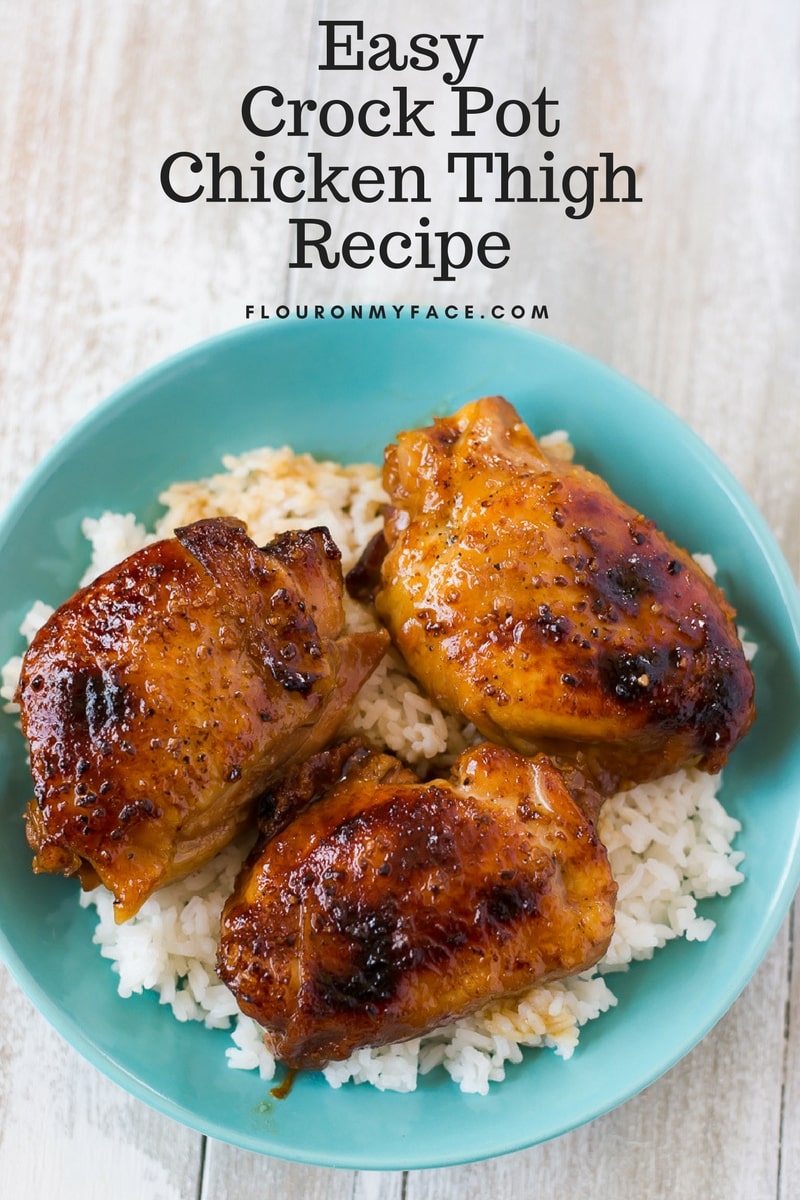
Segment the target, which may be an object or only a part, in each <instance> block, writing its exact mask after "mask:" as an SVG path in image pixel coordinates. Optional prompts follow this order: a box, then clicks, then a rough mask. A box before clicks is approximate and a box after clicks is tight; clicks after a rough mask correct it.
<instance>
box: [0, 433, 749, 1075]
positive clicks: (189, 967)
mask: <svg viewBox="0 0 800 1200" xmlns="http://www.w3.org/2000/svg"><path fill="white" fill-rule="evenodd" d="M549 445H550V451H551V453H553V454H556V455H560V456H562V457H568V456H569V453H570V447H569V445H568V443H567V442H566V441H565V439H564V437H563V436H558V435H554V436H553V437H552V438H551V439H550V442H549ZM223 467H224V470H223V471H221V472H220V473H219V474H217V475H214V476H213V477H212V478H210V479H206V480H202V481H199V482H193V483H178V484H174V485H173V486H172V487H170V488H169V489H168V490H167V491H166V492H165V493H164V495H163V496H162V497H161V500H162V502H163V504H164V506H165V509H166V511H165V513H164V515H163V516H162V518H161V519H160V520H159V522H158V524H157V526H156V528H155V529H154V530H153V531H150V532H148V531H147V530H145V529H144V528H143V527H142V526H141V525H139V524H138V523H137V522H136V520H135V518H134V517H133V516H131V515H122V514H115V513H105V514H103V515H102V516H100V517H98V518H97V519H88V520H87V521H86V522H85V523H84V532H85V534H86V537H87V538H88V540H89V542H90V544H91V547H92V560H91V564H90V566H89V568H88V570H87V572H86V575H85V577H84V582H87V581H88V580H89V579H91V578H93V577H94V576H95V575H96V574H98V573H100V572H101V571H103V570H105V569H106V568H107V567H109V566H112V565H114V564H115V563H116V562H118V561H120V559H122V558H123V557H125V556H126V555H127V554H130V553H132V552H133V551H135V550H137V549H138V548H139V547H140V546H142V545H143V544H144V543H145V542H147V541H152V540H155V539H156V538H159V537H165V536H169V535H170V534H171V533H172V530H173V529H174V528H175V527H177V526H179V525H184V524H188V523H189V522H191V521H194V520H198V519H200V518H202V517H208V516H218V515H225V514H235V515H236V516H238V517H240V518H241V519H243V520H245V521H246V522H247V525H248V528H249V531H250V533H251V536H252V537H253V538H254V539H255V540H256V541H257V542H258V543H259V544H262V543H263V542H265V541H267V540H269V539H270V538H271V537H272V536H273V535H275V534H276V533H279V532H281V531H283V530H285V529H290V528H308V527H310V526H313V525H320V524H325V525H327V526H328V528H329V529H330V531H331V534H332V535H333V538H334V540H335V541H336V543H337V545H338V546H339V548H340V549H341V551H342V558H343V564H344V567H345V570H346V569H347V568H348V566H349V565H351V564H352V562H353V561H354V560H355V558H356V557H357V555H358V554H359V552H360V550H361V548H362V547H363V545H364V544H365V542H366V541H367V540H368V539H369V538H370V537H371V536H372V534H373V533H375V532H376V531H377V530H378V529H379V528H380V525H381V505H382V504H383V503H384V501H385V496H384V494H383V491H382V488H381V482H380V476H379V471H378V468H377V467H375V466H373V465H371V464H359V465H355V466H342V465H340V464H338V463H331V462H318V461H315V460H314V459H312V458H311V457H309V456H308V455H295V454H293V453H292V452H291V451H290V450H289V449H286V448H284V449H280V450H273V449H262V450H255V451H252V452H250V453H247V454H243V455H241V456H239V457H229V458H226V459H224V460H223ZM705 565H706V566H709V565H710V564H708V563H706V564H705ZM347 604H348V620H349V622H350V623H351V625H353V626H354V627H356V626H357V627H364V626H366V625H367V624H368V623H370V622H371V621H372V619H373V618H372V616H371V614H370V613H369V612H368V611H367V610H366V609H364V608H363V607H362V606H360V605H357V604H355V603H354V602H352V601H350V600H348V601H347ZM49 612H50V610H49V609H48V608H47V607H46V606H45V605H43V604H41V603H37V604H36V605H34V607H33V608H32V610H31V612H30V614H29V615H28V617H27V618H26V621H25V623H24V625H23V629H22V632H23V634H24V635H25V636H26V637H27V638H28V639H30V638H31V637H32V636H33V634H34V633H35V631H36V629H38V628H39V627H40V626H41V624H42V623H43V622H44V621H45V620H46V619H47V616H48V615H49ZM20 665H21V659H19V658H17V659H13V660H11V661H10V662H9V663H7V664H5V666H4V667H3V674H2V686H0V695H2V696H3V698H4V699H5V700H6V702H7V703H6V707H7V709H12V708H13V704H12V703H11V699H12V697H13V694H14V689H15V686H16V680H17V678H18V675H19V669H20ZM356 731H359V732H361V733H363V734H365V735H366V736H368V737H370V738H372V739H373V740H375V741H376V742H379V743H383V744H385V745H386V746H388V747H389V748H390V749H391V750H393V751H395V752H396V753H397V754H399V755H400V756H401V757H402V758H404V759H405V760H406V761H407V762H409V763H411V764H412V765H419V764H425V765H426V771H429V770H430V769H431V768H433V767H435V766H437V765H439V764H441V765H444V764H446V763H447V762H449V761H451V760H452V759H453V758H454V757H455V756H456V755H457V754H458V753H459V752H460V751H461V750H462V749H463V748H464V746H466V745H468V744H469V742H470V741H471V740H473V739H474V730H473V729H472V728H471V727H470V726H464V725H463V724H462V723H461V722H459V721H458V720H457V719H456V718H454V717H451V716H445V715H444V714H443V713H442V712H441V711H440V710H439V709H438V708H437V707H436V706H435V705H434V704H433V703H432V702H431V701H430V700H428V698H427V697H426V696H424V695H422V694H421V692H420V690H419V689H418V688H417V687H416V685H415V684H414V682H413V681H412V680H411V679H410V678H409V676H408V675H407V673H406V672H405V670H404V668H403V665H402V663H401V661H400V660H399V658H397V657H396V656H394V655H393V654H389V655H387V657H386V659H385V660H384V661H383V662H382V663H381V665H380V666H379V667H378V669H377V670H376V672H375V673H374V675H373V676H372V677H371V679H370V680H368V682H367V683H366V684H365V686H364V687H363V689H362V691H361V693H360V694H359V696H358V697H357V700H356V703H355V705H354V708H353V710H352V712H351V714H350V716H349V718H348V726H347V728H346V730H345V731H344V732H346V733H352V732H356ZM719 786H720V778H719V777H718V776H717V777H713V776H709V775H706V774H703V773H702V772H699V771H679V772H677V773H676V774H674V775H671V776H669V777H667V778H665V779H661V780H659V781H657V782H655V783H649V784H643V785H641V786H639V787H637V788H634V789H633V790H631V791H628V792H625V793H621V794H620V795H618V796H615V797H613V798H612V799H611V800H610V801H608V802H607V803H606V804H605V806H604V808H603V811H602V814H601V819H600V830H599V832H600V836H601V838H602V840H603V842H604V843H605V845H606V847H607V848H608V852H609V857H610V861H611V867H612V870H613V873H614V876H615V878H616V880H617V882H618V885H619V894H618V902H617V911H616V930H615V933H614V937H613V940H612V943H611V946H610V949H609V951H608V953H607V955H606V957H605V958H604V959H603V961H602V962H601V963H600V964H598V966H597V967H595V968H593V969H592V970H590V971H587V972H585V973H583V974H582V975H579V976H576V977H573V978H571V979H566V980H561V981H558V982H554V983H549V984H546V985H538V986H535V987H532V988H531V989H530V991H528V992H527V993H526V994H525V995H524V996H521V997H516V998H514V999H512V1000H505V1001H502V1002H498V1003H492V1004H490V1005H488V1006H487V1007H486V1008H485V1009H483V1010H482V1011H481V1012H479V1013H478V1014H476V1015H474V1016H472V1017H468V1018H465V1019H463V1020H461V1021H457V1022H455V1023H454V1024H452V1025H449V1026H447V1027H446V1028H443V1029H439V1030H437V1031H435V1032H434V1033H431V1034H428V1035H427V1036H425V1037H423V1038H415V1039H413V1040H412V1041H407V1042H404V1043H402V1044H398V1045H393V1046H384V1047H380V1048H378V1049H365V1050H359V1051H357V1052H356V1053H354V1054H353V1055H352V1056H351V1057H350V1058H349V1059H347V1060H346V1061H345V1062H341V1063H334V1064H332V1065H331V1066H329V1067H328V1068H327V1069H326V1070H325V1072H324V1074H325V1077H326V1079H327V1081H328V1083H329V1084H331V1086H333V1087H340V1086H341V1085H342V1084H344V1083H346V1082H348V1081H350V1080H352V1081H354V1082H355V1083H369V1084H372V1085H373V1086H375V1087H377V1088H381V1089H384V1090H387V1089H388V1090H394V1091H410V1090H413V1089H414V1088H415V1087H416V1085H417V1081H418V1078H419V1076H420V1075H425V1074H426V1073H427V1072H429V1071H431V1070H433V1069H435V1068H443V1069H444V1070H446V1071H447V1072H448V1074H449V1075H450V1076H451V1077H452V1079H453V1080H454V1081H455V1082H456V1083H457V1084H458V1085H459V1086H460V1088H461V1089H462V1090H463V1091H466V1092H479V1093H485V1092H487V1091H488V1088H489V1084H490V1083H492V1082H495V1081H499V1080H502V1079H503V1078H504V1075H505V1070H506V1064H507V1063H515V1062H519V1061H520V1059H521V1058H522V1054H523V1047H533V1046H538V1047H550V1048H552V1049H553V1050H554V1051H555V1053H556V1054H558V1055H561V1056H562V1057H563V1058H569V1057H570V1055H571V1054H572V1053H573V1051H574V1050H575V1048H576V1046H577V1044H578V1039H579V1033H580V1029H581V1026H583V1025H585V1024H586V1022H587V1021H590V1020H593V1019H594V1018H596V1017H599V1016H600V1015H601V1014H602V1013H604V1012H606V1011H607V1010H608V1009H609V1008H612V1007H613V1006H614V1005H615V1004H616V998H615V996H614V993H613V990H612V988H611V987H610V986H609V982H608V979H609V975H610V974H611V973H612V972H614V971H620V970H625V969H626V968H627V967H628V965H629V964H630V963H631V962H633V961H635V960H640V959H646V958H650V957H652V955H653V953H654V952H655V951H656V950H657V949H659V948H660V947H663V946H664V945H665V944H666V943H667V942H668V941H671V940H673V939H675V938H686V939H688V940H690V941H704V940H706V939H707V938H708V937H709V936H710V935H711V933H712V932H713V928H714V924H713V922H712V921H711V920H709V919H708V918H706V917H704V916H702V915H700V914H699V912H698V901H700V900H703V899H705V898H707V897H710V896H725V895H728V893H729V892H730V890H731V888H732V887H734V886H735V885H736V884H738V883H740V882H741V881H742V879H743V875H742V873H741V872H740V870H739V865H740V863H741V861H742V858H743V857H744V856H743V854H742V853H741V852H740V851H738V850H736V849H735V848H734V845H733V843H734V839H735V836H736V834H737V832H738V830H739V824H738V822H737V821H735V820H734V819H733V818H732V817H730V816H729V815H728V814H727V813H726V811H725V809H724V808H723V806H722V804H721V803H720V800H719V798H718V791H719ZM246 848H247V847H246V846H245V845H243V844H241V843H239V844H235V845H233V846H230V847H229V848H228V849H227V850H225V851H223V853H222V854H220V855H219V856H218V857H217V858H216V859H214V860H213V862H211V863H209V864H207V865H206V866H205V867H203V868H202V869H201V870H200V871H197V872H196V873H195V874H194V875H192V876H190V877H189V878H188V879H185V880H183V881H181V882H179V883H175V884H172V885H170V886H169V887H166V888H163V889H162V890H161V891H159V892H157V893H156V894H155V895H154V896H152V897H151V898H150V899H149V900H148V901H147V902H146V903H145V904H144V906H143V907H142V908H141V910H140V911H139V913H138V914H137V915H136V916H135V917H133V918H132V919H131V920H129V921H127V922H126V923H125V924H124V925H117V924H116V923H115V921H114V916H113V903H112V896H111V894H110V893H109V892H107V891H106V890H105V889H104V888H102V887H100V888H96V889H95V890H93V891H91V892H87V893H82V894H81V903H82V904H83V905H85V906H92V907H93V908H94V909H95V910H96V914H97V925H96V928H95V932H94V940H95V942H96V943H97V944H98V946H99V947H100V953H101V954H102V955H103V956H104V957H106V958H108V959H110V960H111V963H112V969H113V971H114V972H116V974H117V988H118V991H119V993H120V995H121V996H130V995H132V994H133V993H140V992H142V991H145V990H150V991H154V992H156V993H157V995H158V997H159V999H160V1001H161V1003H163V1004H165V1005H168V1006H169V1007H170V1008H171V1010H172V1012H173V1014H174V1016H175V1017H176V1018H177V1019H178V1020H180V1021H202V1022H204V1023H205V1025H207V1026H208V1027H209V1028H226V1029H230V1030H231V1035H230V1036H231V1041H230V1043H229V1045H228V1047H227V1050H226V1053H227V1057H228V1062H229V1065H230V1066H231V1067H235V1068H241V1069H244V1070H258V1071H259V1072H260V1074H261V1076H262V1078H264V1079H267V1080H268V1079H271V1078H272V1076H273V1073H274V1070H275V1062H274V1060H273V1059H272V1057H271V1055H270V1054H269V1053H268V1052H267V1050H266V1049H265V1047H264V1045H263V1041H262V1038H261V1033H260V1030H259V1028H258V1026H257V1025H256V1024H255V1022H253V1021H252V1020H251V1019H250V1018H248V1017H244V1016H243V1015H242V1014H241V1013H240V1012H239V1010H238V1008H237V1005H236V1001H235V1000H234V998H233V996H232V994H231V993H230V992H229V991H228V989H227V988H226V987H225V986H224V984H222V983H221V982H220V981H219V979H218V978H217V976H216V974H215V971H214V963H215V957H216V945H217V934H218V929H219V918H220V912H221V909H222V906H223V904H224V902H225V900H226V898H227V897H228V895H229V894H230V892H231V890H232V888H233V881H234V878H235V875H236V872H237V870H238V867H239V864H240V862H241V859H242V856H243V854H244V852H245V850H246Z"/></svg>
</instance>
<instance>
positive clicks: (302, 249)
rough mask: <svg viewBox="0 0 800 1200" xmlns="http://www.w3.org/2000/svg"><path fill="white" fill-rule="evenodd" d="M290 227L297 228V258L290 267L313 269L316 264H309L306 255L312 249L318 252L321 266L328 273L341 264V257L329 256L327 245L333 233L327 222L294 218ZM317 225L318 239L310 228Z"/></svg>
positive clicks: (290, 222)
mask: <svg viewBox="0 0 800 1200" xmlns="http://www.w3.org/2000/svg"><path fill="white" fill-rule="evenodd" d="M289 224H290V225H294V226H295V257H294V260H293V261H292V262H290V263H289V266H290V267H312V266H313V265H314V264H313V263H311V262H309V261H308V259H307V257H306V253H307V251H308V250H310V249H314V250H316V251H317V256H318V258H319V262H320V265H321V266H322V267H324V268H325V270H326V271H332V270H333V268H334V267H335V266H336V265H337V263H338V262H339V255H338V254H336V253H334V254H332V255H331V254H329V253H328V251H327V249H326V246H325V243H326V242H327V241H329V239H330V236H331V233H332V232H333V231H332V229H331V227H330V225H329V224H328V222H327V221H317V220H312V219H311V218H308V217H300V218H294V217H293V218H292V219H291V220H290V221H289ZM312 225H316V226H317V229H318V230H319V233H318V234H317V235H316V237H313V236H311V230H310V228H309V227H310V226H312Z"/></svg>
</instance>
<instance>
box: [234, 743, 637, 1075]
mask: <svg viewBox="0 0 800 1200" xmlns="http://www.w3.org/2000/svg"><path fill="white" fill-rule="evenodd" d="M615 898H616V885H615V883H614V881H613V878H612V875H611V871H610V869H609V865H608V861H607V858H606V853H605V850H604V848H603V846H602V845H601V844H600V843H599V841H598V839H597V837H596V835H595V832H594V827H593V824H592V822H591V821H590V820H589V819H588V818H587V817H586V816H585V815H584V813H583V812H582V810H581V808H580V807H579V806H578V805H577V804H576V803H575V801H574V800H573V798H572V796H571V795H570V792H569V791H568V789H567V786H566V783H565V779H564V776H563V775H562V774H561V773H560V772H559V771H558V770H557V769H556V768H555V767H554V766H553V765H552V763H551V762H550V761H549V760H548V759H547V758H546V757H544V756H539V757H535V758H531V759H527V758H524V757H522V756H521V755H519V754H517V753H515V752H514V751H512V750H509V749H507V748H502V747H498V746H493V745H490V744H486V743H484V744H482V745H480V746H477V747H475V748H474V749H471V750H468V751H466V752H465V753H463V754H462V755H461V756H460V757H459V759H458V760H457V762H456V763H455V766H454V767H453V770H452V774H451V777H450V778H449V779H447V780H445V779H436V780H433V781H430V782H428V783H422V782H421V781H420V780H419V779H418V778H417V777H416V775H414V773H413V772H411V771H410V770H408V768H406V767H404V766H402V765H401V764H400V763H399V761H398V760H397V759H396V758H394V757H393V756H391V755H389V754H384V753H379V752H376V751H372V750H370V749H368V748H367V747H365V746H364V745H363V744H359V742H358V741H357V740H356V739H353V740H351V741H350V742H346V743H343V744H342V745H340V746H338V747H334V748H333V749H331V750H329V751H327V752H323V753H322V754H320V755H318V756H317V757H316V758H315V759H313V760H311V761H310V762H309V763H307V764H305V765H304V766H303V767H302V768H299V769H296V770H293V771H292V772H290V773H289V775H288V776H287V777H286V779H285V780H284V782H283V783H282V784H281V786H280V787H279V788H278V790H277V791H276V793H275V794H274V795H273V796H272V798H271V805H270V812H269V814H268V817H267V821H266V832H265V836H264V840H263V841H262V842H261V843H260V844H258V845H257V846H256V848H255V849H254V851H253V852H252V854H251V856H250V858H249V859H248V861H247V862H246V863H245V866H244V867H243V869H242V871H241V873H240V876H239V878H238V881H237V884H236V888H235V890H234V893H233V895H232V896H231V897H230V899H229V900H228V902H227V904H226V906H225V909H224V912H223V917H222V929H221V937H220V945H219V955H218V971H219V973H220V976H221V978H222V979H223V980H224V981H225V982H226V983H227V984H228V986H229V987H230V988H231V989H232V991H233V992H234V994H235V995H236V997H237V999H238V1002H239V1005H240V1007H241V1008H242V1009H243V1011H244V1012H245V1013H247V1014H249V1015H250V1016H252V1017H254V1018H255V1019H256V1020H257V1021H258V1022H260V1023H261V1025H262V1026H264V1028H265V1029H266V1031H267V1033H266V1040H267V1043H268V1045H269V1046H270V1049H271V1050H272V1051H273V1052H274V1053H275V1054H276V1056H277V1057H278V1058H279V1059H281V1060H283V1061H284V1062H286V1063H287V1064H289V1065H290V1066H292V1067H297V1068H312V1069H313V1068H318V1067H321V1066H323V1065H324V1064H325V1063H327V1062H329V1061H332V1060H337V1059H342V1058H345V1057H347V1056H348V1055H349V1054H350V1053H351V1052H352V1051H353V1050H355V1049H357V1048H358V1047H361V1046H366V1045H371V1046H375V1045H384V1044H386V1043H389V1042H395V1041H398V1040H401V1039H405V1038H409V1037H414V1036H418V1035H420V1034H422V1033H424V1032H426V1031H428V1030H431V1029H434V1028H436V1027H437V1026H440V1025H442V1024H445V1023H446V1022H448V1021H450V1020H451V1019H454V1018H456V1017H460V1016H463V1015H466V1014H468V1013H470V1012H472V1011H474V1010H476V1009H477V1008H479V1007H481V1006H482V1005H484V1004H486V1003H487V1002H489V1001H491V1000H492V999H495V998H499V997H501V996H507V995H513V994H515V993H518V992H522V991H524V990H525V989H527V988H528V987H530V986H531V985H532V984H534V983H535V982H537V981H543V980H547V979H554V978H559V977H562V976H566V975H571V974H574V973H576V972H580V971H581V970H584V969H586V968H588V967H590V966H592V965H593V964H594V963H595V962H596V961H597V960H598V959H599V958H600V957H601V956H602V955H603V954H604V952H605V950H606V948H607V946H608V943H609V940H610V938H611V934H612V931H613V924H614V901H615Z"/></svg>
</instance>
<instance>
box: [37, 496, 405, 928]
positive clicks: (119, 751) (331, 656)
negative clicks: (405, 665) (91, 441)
mask: <svg viewBox="0 0 800 1200" xmlns="http://www.w3.org/2000/svg"><path fill="white" fill-rule="evenodd" d="M343 622H344V617H343V610H342V578H341V565H340V556H339V551H338V549H337V548H336V546H335V545H334V543H333V542H332V540H331V538H330V535H329V534H328V532H327V530H325V529H316V530H311V531H309V532H304V533H288V534H284V535H282V536H281V537H279V538H277V539H276V540H275V541H274V542H273V543H271V545H269V546H267V547H265V548H264V549H259V548H258V547H257V546H256V545H255V544H254V543H253V542H252V541H251V539H250V538H249V537H248V536H247V533H246V531H245V528H244V526H243V525H242V524H240V523H239V522H237V521H235V520H232V519H213V520H206V521H199V522H197V523H196V524H194V525H190V526H187V527H186V528H184V529H179V530H177V532H176V536H175V537H174V538H170V539H167V540H164V541H161V542H157V543H155V544H154V545H150V546H147V547H146V548H145V549H143V550H141V551H139V552H138V553H136V554H134V555H132V556H131V557H130V558H128V559H126V560H125V561H124V562H123V563H121V564H120V565H119V566H117V567H114V568H113V569H112V570H110V571H108V572H106V573H105V574H104V575H102V576H101V577H100V578H99V579H97V580H96V581H95V582H93V583H91V584H90V585H89V586H88V587H86V588H83V589H82V590H80V591H79V592H78V593H77V594H76V595H75V596H73V597H72V599H71V600H69V601H68V602H67V603H66V604H64V605H62V607H61V608H59V609H58V610H57V612H56V613H55V614H54V615H53V616H52V617H51V618H50V620H49V621H48V622H47V624H46V625H45V626H44V627H43V628H42V629H41V630H40V632H39V633H38V634H37V636H36V637H35V639H34V641H33V642H32V644H31V646H30V648H29V649H28V652H27V654H26V655H25V659H24V663H23V669H22V675H21V679H20V685H19V689H18V693H17V699H18V701H19V704H20V707H21V719H22V728H23V732H24V734H25V736H26V738H27V739H28V743H29V747H30V756H31V768H32V772H33V778H34V784H35V799H34V800H32V801H31V803H30V805H29V808H28V813H27V829H28V840H29V842H30V845H31V847H32V849H33V850H34V851H35V857H34V869H35V870H38V871H51V872H63V873H64V874H67V875H71V874H75V873H77V874H78V875H79V876H80V878H81V881H82V882H83V883H84V885H86V886H92V885H94V884H95V883H97V882H98V880H100V881H102V883H104V884H105V885H106V887H108V888H109V889H110V890H111V891H112V892H113V893H114V896H115V900H116V914H117V919H118V920H125V919H126V918H128V917H129V916H131V915H133V913H135V912H136V911H137V910H138V908H139V907H140V906H141V905H142V903H143V902H144V901H145V900H146V898H147V897H148V896H149V895H150V893H151V892H153V891H154V890H155V889H156V888H158V887H161V886H163V885H164V884H166V883H169V882H171V881H172V880H174V879H179V878H181V877H182V876H184V875H186V874H188V873H189V872H190V871H192V870H194V869H195V868H196V867H198V866H200V865H201V864H202V863H204V862H206V861H207V860H208V859H210V858H211V857H212V856H213V855H214V854H215V853H216V852H217V851H218V850H220V849H221V848H222V847H223V846H224V845H225V844H226V843H227V842H229V841H230V840H231V839H232V838H233V837H234V836H236V835H237V834H238V833H239V832H241V830H242V828H243V827H244V826H245V825H246V824H247V822H248V821H250V820H252V817H253V809H254V804H255V800H256V798H257V796H258V795H259V794H260V793H261V792H262V791H263V790H264V788H265V787H266V786H267V785H268V784H269V783H270V782H272V781H273V780H274V778H275V776H276V774H277V773H278V772H279V771H281V770H283V769H285V768H287V767H288V766H289V765H290V764H291V763H293V762H295V761H298V760H300V759H302V758H303V757H305V756H306V755H308V754H312V753H313V752H314V751H316V750H318V749H319V748H320V747H322V746H324V745H326V744H327V743H328V741H329V740H330V739H331V738H332V737H333V736H334V734H335V731H336V729H337V728H338V725H339V723H340V722H341V720H342V719H343V718H344V716H345V713H346V711H347V708H348V706H349V704H350V702H351V700H352V698H353V696H354V695H355V693H356V691H357V690H358V688H359V687H360V686H361V684H362V683H363V681H364V680H365V679H366V678H367V676H368V675H369V674H370V672H371V671H372V669H373V668H374V667H375V665H376V664H377V662H378V661H379V659H380V658H381V656H382V654H383V652H384V649H385V645H386V642H387V641H388V639H387V638H386V635H385V634H382V633H381V634H354V635H345V634H343V632H342V626H343Z"/></svg>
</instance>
